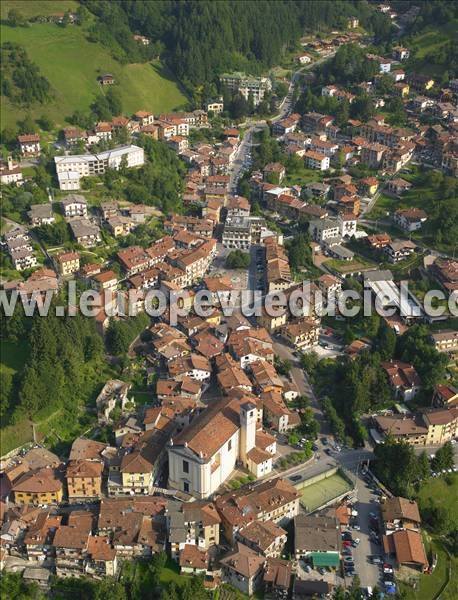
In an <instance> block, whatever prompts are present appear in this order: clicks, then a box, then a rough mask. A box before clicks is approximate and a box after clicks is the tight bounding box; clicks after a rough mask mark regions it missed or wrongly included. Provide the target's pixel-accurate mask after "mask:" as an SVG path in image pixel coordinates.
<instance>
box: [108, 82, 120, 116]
mask: <svg viewBox="0 0 458 600" xmlns="http://www.w3.org/2000/svg"><path fill="white" fill-rule="evenodd" d="M106 99H107V102H108V106H109V107H110V110H111V113H112V115H115V116H117V115H121V114H122V100H121V95H120V93H119V90H118V89H116V88H114V87H110V89H109V90H108V92H107V95H106Z"/></svg>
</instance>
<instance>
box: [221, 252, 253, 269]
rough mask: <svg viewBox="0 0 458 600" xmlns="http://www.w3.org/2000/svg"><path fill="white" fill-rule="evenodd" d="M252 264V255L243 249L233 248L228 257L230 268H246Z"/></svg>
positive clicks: (227, 265) (227, 262)
mask: <svg viewBox="0 0 458 600" xmlns="http://www.w3.org/2000/svg"><path fill="white" fill-rule="evenodd" d="M249 265H250V255H249V254H247V253H246V252H242V250H232V251H231V252H229V254H228V255H227V258H226V267H227V268H228V269H246V268H248V267H249Z"/></svg>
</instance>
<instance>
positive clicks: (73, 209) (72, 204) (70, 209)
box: [60, 194, 87, 218]
mask: <svg viewBox="0 0 458 600" xmlns="http://www.w3.org/2000/svg"><path fill="white" fill-rule="evenodd" d="M60 206H61V209H62V212H63V213H64V217H66V218H69V217H87V200H86V198H85V197H84V196H81V195H79V194H68V196H65V198H64V199H63V200H62V201H61V203H60Z"/></svg>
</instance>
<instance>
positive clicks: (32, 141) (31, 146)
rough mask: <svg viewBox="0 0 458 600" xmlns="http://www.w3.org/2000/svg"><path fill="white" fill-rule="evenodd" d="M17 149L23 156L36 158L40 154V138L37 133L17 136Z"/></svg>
mask: <svg viewBox="0 0 458 600" xmlns="http://www.w3.org/2000/svg"><path fill="white" fill-rule="evenodd" d="M18 142H19V149H20V151H21V154H22V155H23V156H36V155H37V154H40V152H41V147H40V136H39V135H38V134H37V133H29V134H24V135H20V136H18Z"/></svg>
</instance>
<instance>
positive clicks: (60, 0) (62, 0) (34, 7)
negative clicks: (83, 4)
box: [1, 0, 78, 19]
mask: <svg viewBox="0 0 458 600" xmlns="http://www.w3.org/2000/svg"><path fill="white" fill-rule="evenodd" d="M12 8H14V9H15V10H18V11H19V12H20V13H21V15H23V16H24V17H25V18H27V19H30V18H32V17H39V16H43V17H45V16H47V15H52V14H54V13H60V12H66V11H67V10H76V9H77V8H78V2H76V0H2V3H1V15H2V19H6V17H7V16H8V12H9V11H10V10H11V9H12Z"/></svg>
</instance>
